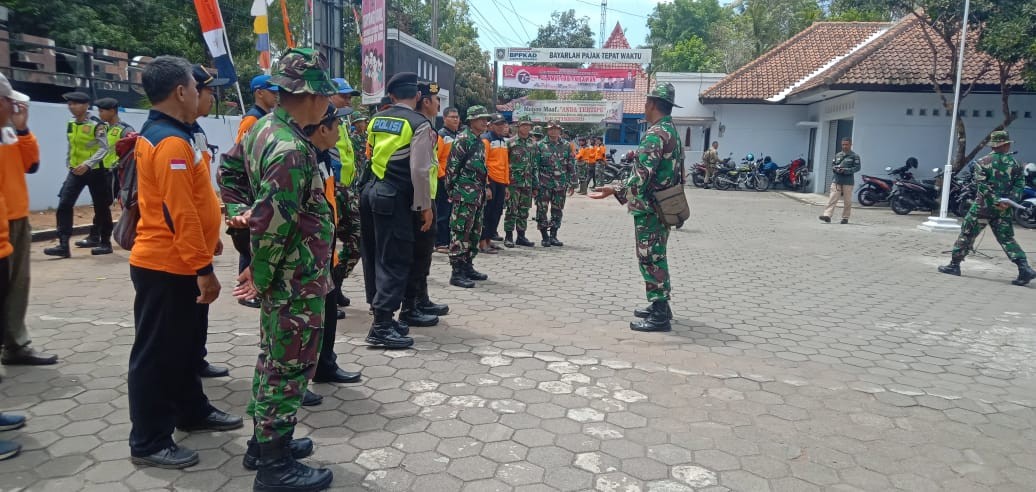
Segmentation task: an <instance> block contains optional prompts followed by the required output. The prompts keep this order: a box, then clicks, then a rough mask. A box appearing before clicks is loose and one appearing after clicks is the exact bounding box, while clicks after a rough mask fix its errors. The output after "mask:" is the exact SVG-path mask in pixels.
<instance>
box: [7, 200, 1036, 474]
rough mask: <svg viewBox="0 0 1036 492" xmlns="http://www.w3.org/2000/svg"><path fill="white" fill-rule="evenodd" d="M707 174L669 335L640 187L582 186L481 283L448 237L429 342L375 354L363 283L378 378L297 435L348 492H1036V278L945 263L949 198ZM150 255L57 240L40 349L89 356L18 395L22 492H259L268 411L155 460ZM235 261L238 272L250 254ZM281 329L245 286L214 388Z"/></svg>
mask: <svg viewBox="0 0 1036 492" xmlns="http://www.w3.org/2000/svg"><path fill="white" fill-rule="evenodd" d="M690 193H691V203H692V207H693V209H694V214H695V217H694V219H693V220H692V222H691V224H689V225H688V226H687V227H685V228H684V229H683V230H679V231H676V232H674V233H673V235H672V239H671V245H670V251H671V258H670V264H671V265H672V270H673V275H674V295H675V300H674V305H673V310H674V312H675V316H676V320H675V324H676V326H675V327H674V328H675V329H674V331H673V332H672V333H669V334H636V333H633V332H630V331H629V330H628V328H627V323H628V322H629V320H630V319H631V316H630V311H631V310H632V309H633V308H634V307H637V306H639V305H640V304H642V303H643V302H642V299H643V285H642V284H641V283H640V282H639V276H638V274H637V272H636V264H635V260H634V258H633V250H632V231H631V229H632V226H631V220H630V219H629V217H628V216H626V215H625V214H624V212H623V210H622V209H621V208H620V207H619V206H617V204H616V203H615V202H614V201H608V202H591V201H589V200H587V199H586V198H582V197H576V198H575V199H573V200H572V202H571V204H570V206H569V208H568V210H566V216H565V226H564V228H563V229H562V231H561V235H560V236H561V239H562V240H564V241H565V242H566V246H565V247H564V248H551V249H549V250H544V249H541V248H539V247H537V248H535V249H521V250H513V251H507V252H506V253H504V254H501V255H498V256H495V257H490V256H481V257H479V259H478V263H477V266H478V267H479V268H480V269H481V270H483V271H484V272H486V273H488V274H489V275H490V278H491V281H489V282H484V283H482V284H481V286H480V288H478V289H474V290H463V289H457V288H453V287H448V286H447V284H446V280H447V277H448V273H447V270H448V265H447V262H446V259H445V258H443V257H441V256H438V255H437V256H436V261H435V265H434V267H433V278H432V280H431V284H432V289H433V292H434V293H435V298H436V299H437V300H440V301H446V302H448V303H449V304H450V306H451V308H452V312H451V314H450V315H449V316H447V317H444V318H443V323H442V324H441V325H440V326H438V327H435V328H426V329H415V330H414V332H415V333H416V338H417V341H418V343H417V344H416V345H415V347H414V349H413V350H407V351H402V352H383V351H381V350H372V349H368V348H366V347H365V346H363V344H362V337H363V335H364V334H365V330H366V327H367V325H368V323H369V321H370V320H369V317H368V316H367V314H366V306H365V305H363V303H362V301H360V299H361V296H360V286H359V282H358V280H355V279H354V280H350V281H348V282H347V288H348V291H349V293H350V294H351V295H352V298H353V299H354V302H355V304H354V306H353V307H351V308H349V309H348V310H347V311H348V316H349V318H348V319H347V320H345V321H343V322H340V332H341V336H340V338H339V342H338V344H337V345H336V348H337V350H338V351H339V353H340V354H342V359H343V361H344V362H346V363H347V364H346V366H347V367H348V368H350V369H357V368H362V369H363V371H364V374H365V378H364V380H363V382H362V383H360V384H355V385H343V386H340V387H335V386H330V385H316V387H315V389H316V391H317V392H319V393H321V394H324V395H325V396H326V397H327V398H326V399H325V401H324V404H323V405H321V406H319V407H316V408H314V409H313V410H303V411H302V413H301V415H300V417H301V419H300V420H301V425H300V427H299V430H298V432H297V435H300V436H301V435H308V436H310V437H312V438H313V439H314V440H315V441H316V442H317V445H318V448H317V451H316V453H315V455H314V456H313V457H312V458H310V459H309V461H310V462H313V463H319V464H322V465H327V466H330V467H331V468H332V469H333V470H334V472H335V482H334V486H335V487H336V488H338V489H341V490H348V489H356V488H368V489H375V490H385V491H391V490H411V489H419V490H422V491H423V492H432V491H440V490H442V491H453V490H512V489H514V490H522V491H535V490H587V489H597V490H602V491H636V490H646V491H686V490H703V491H704V490H708V491H713V490H739V491H740V490H744V491H753V490H774V491H808V490H892V489H901V490H909V491H925V490H932V491H950V490H962V491H982V490H997V491H1007V490H1019V491H1031V490H1033V489H1034V488H1036V449H1034V448H1036V444H1034V443H1036V431H1034V429H1033V426H1034V423H1036V410H1034V408H1036V380H1034V378H1033V376H1034V370H1036V359H1034V357H1033V355H1034V354H1033V352H1034V349H1036V335H1034V327H1036V321H1034V319H1033V314H1034V312H1036V308H1034V307H1033V302H1032V299H1033V295H1034V293H1033V290H1032V288H1018V287H1014V286H1011V285H1010V284H1009V283H1008V281H1009V280H1010V279H1011V278H1013V276H1014V273H1015V272H1014V268H1013V265H1011V264H1010V263H1009V262H1008V261H1007V260H1006V258H1004V257H1003V255H1002V253H1000V251H999V248H998V247H997V246H996V243H995V241H994V240H993V239H992V237H991V236H987V237H986V238H985V239H984V241H983V242H982V243H980V250H981V251H982V252H984V253H989V254H990V255H991V257H990V258H987V259H974V260H969V261H967V262H966V263H964V272H965V276H964V277H962V278H953V277H948V276H943V275H940V274H938V273H936V272H935V267H936V266H937V265H938V264H940V263H942V262H944V261H945V255H942V254H941V252H942V251H945V250H947V249H949V245H950V243H951V242H952V238H951V237H948V236H945V235H932V234H927V233H922V232H919V231H916V230H915V226H916V224H917V223H919V222H920V221H921V220H922V219H923V217H922V216H921V215H912V216H908V217H897V216H894V215H892V214H891V212H889V211H887V210H882V211H875V210H864V211H860V212H858V213H857V215H856V216H855V217H854V219H853V224H850V225H845V226H843V225H837V224H830V225H829V224H821V223H820V222H818V221H817V219H816V216H817V214H818V212H819V208H818V207H816V206H812V205H810V204H806V203H801V202H799V201H795V200H791V199H789V198H786V197H783V196H780V195H777V194H773V193H767V194H757V193H736V192H714V191H702V190H692V191H690ZM1019 238H1020V240H1021V242H1022V245H1023V246H1024V247H1027V248H1029V249H1030V250H1033V251H1036V234H1033V233H1031V232H1029V231H1021V232H1019ZM41 248H42V246H40V245H37V247H36V248H35V249H41ZM125 259H126V255H125V254H124V253H122V252H120V253H119V254H116V255H113V256H109V257H100V258H94V257H89V256H84V255H83V254H81V253H80V254H78V255H77V256H76V257H75V258H73V259H71V260H65V261H52V260H48V259H45V258H44V257H43V256H42V255H40V254H38V252H35V253H34V257H33V261H34V263H33V269H34V285H33V296H32V299H33V301H32V306H31V309H30V321H31V324H32V329H33V335H34V337H35V343H36V344H37V345H39V346H41V347H42V348H43V349H45V350H47V351H52V352H56V353H58V354H60V356H61V357H62V359H63V362H62V364H60V365H58V366H54V367H50V368H33V369H26V368H7V369H6V377H5V379H4V381H3V384H2V385H0V397H2V399H0V409H2V410H4V411H12V410H13V411H20V412H23V413H25V414H27V415H28V416H29V417H30V421H29V425H28V426H27V427H26V428H25V429H24V430H22V431H17V432H13V433H5V434H4V435H3V437H4V438H14V439H17V440H19V441H20V442H22V443H23V444H24V445H25V448H26V449H25V452H24V454H22V455H21V456H20V457H18V458H16V459H13V460H9V461H4V462H0V490H5V491H6V490H17V489H26V490H34V491H42V490H56V491H71V490H79V489H85V490H104V491H108V492H113V491H118V490H149V489H153V490H170V489H175V490H228V491H233V490H250V486H251V480H252V474H251V473H249V472H247V471H245V470H244V469H243V468H242V467H241V462H240V459H241V455H242V453H243V451H244V444H245V441H246V440H247V438H248V431H239V432H230V433H214V434H196V435H183V434H178V435H177V438H178V439H179V440H180V441H181V443H182V444H183V445H185V446H189V447H192V448H195V449H199V450H200V452H201V464H200V465H198V466H196V467H194V468H191V469H189V470H187V471H183V472H179V471H165V470H157V469H148V468H141V469H137V468H135V467H134V466H133V465H131V464H130V462H129V461H128V459H127V455H128V449H127V445H126V438H127V435H128V432H129V424H128V420H129V418H128V413H127V409H126V407H127V399H126V395H125V391H126V385H125V374H126V366H127V357H128V353H129V349H130V345H131V343H132V341H133V328H132V323H131V321H130V320H131V313H130V306H131V299H132V288H131V286H130V283H129V281H128V268H127V266H126V262H125ZM217 265H218V270H219V272H220V275H221V279H222V280H223V282H224V285H225V286H226V285H230V284H231V283H232V279H233V273H232V272H233V268H234V265H236V258H235V257H233V256H227V257H223V258H221V259H220V260H219V261H218V262H217ZM256 324H257V323H256V312H255V311H253V310H249V309H247V308H244V307H240V306H238V305H237V304H236V303H234V302H233V301H232V300H231V299H229V296H227V295H226V292H225V295H224V298H221V299H220V300H219V301H218V302H217V304H216V305H215V307H214V308H213V309H212V315H211V325H212V327H211V334H210V336H209V347H208V348H209V352H210V355H209V360H210V361H212V362H213V363H217V364H222V365H229V366H231V367H232V371H231V374H232V377H231V378H229V379H222V380H210V381H207V382H206V388H207V392H208V395H209V396H210V398H212V399H213V401H215V402H216V404H217V405H219V406H220V407H221V408H224V409H227V410H230V411H232V412H235V413H239V414H240V413H242V412H243V411H244V408H245V405H246V403H247V401H248V398H249V387H250V378H251V375H252V367H253V364H254V363H255V354H256V344H257V336H256Z"/></svg>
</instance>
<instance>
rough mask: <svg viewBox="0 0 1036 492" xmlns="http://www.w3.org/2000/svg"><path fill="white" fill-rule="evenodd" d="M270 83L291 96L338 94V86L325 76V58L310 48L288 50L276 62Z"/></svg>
mask: <svg viewBox="0 0 1036 492" xmlns="http://www.w3.org/2000/svg"><path fill="white" fill-rule="evenodd" d="M270 83H272V84H274V85H276V86H277V87H278V88H280V90H281V91H282V92H290V93H292V94H316V95H320V96H330V95H333V94H337V93H338V85H337V84H335V83H334V81H332V80H331V77H329V76H328V75H327V58H325V57H324V55H323V54H321V53H319V52H317V51H316V50H313V49H311V48H294V49H291V50H288V52H287V53H285V54H284V56H282V57H281V59H280V60H279V61H278V62H277V68H276V69H274V72H273V76H272V77H270Z"/></svg>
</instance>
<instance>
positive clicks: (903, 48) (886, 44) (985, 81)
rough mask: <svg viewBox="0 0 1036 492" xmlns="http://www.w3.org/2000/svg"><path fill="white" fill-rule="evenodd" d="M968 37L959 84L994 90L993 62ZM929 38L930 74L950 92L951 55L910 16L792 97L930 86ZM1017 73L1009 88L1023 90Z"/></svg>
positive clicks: (973, 38)
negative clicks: (821, 91)
mask: <svg viewBox="0 0 1036 492" xmlns="http://www.w3.org/2000/svg"><path fill="white" fill-rule="evenodd" d="M929 37H930V38H929ZM968 38H969V39H968V43H967V45H966V46H965V56H964V60H965V61H964V72H963V77H962V79H961V80H962V82H963V83H964V84H971V83H974V84H975V85H976V88H979V87H981V86H987V87H990V88H995V89H997V90H999V88H1000V78H999V72H998V70H997V68H996V64H995V61H994V59H993V58H992V57H990V56H989V55H987V54H985V53H982V52H980V51H977V50H975V49H974V44H975V42H976V41H977V40H978V36H977V34H975V33H974V31H973V32H972V33H970V34H969V35H968ZM929 39H931V41H932V42H933V43H934V45H935V47H936V49H938V50H939V53H938V55H939V56H937V57H935V58H934V60H935V63H936V70H935V73H936V74H937V76H938V79H939V81H940V83H941V84H942V85H944V86H946V87H952V85H953V80H954V76H955V74H954V73H952V72H951V67H950V56H953V57H956V56H957V53H956V52H954V53H949V48H948V47H947V46H946V45H945V44H944V43H943V42H942V41H941V40H940V39H939V38H938V36H937V35H936V34H935V32H934V31H932V29H931V28H930V27H929V26H928V25H927V24H925V23H924V22H921V20H920V19H918V18H917V17H916V16H913V15H910V16H907V17H906V18H904V19H903V20H901V21H900V22H899V23H898V24H896V26H895V27H893V28H892V29H890V30H889V31H888V32H887V33H885V34H883V35H882V36H881V37H880V38H878V39H876V40H874V41H873V42H871V43H869V44H868V45H867V46H864V47H863V48H861V49H860V50H859V51H857V52H855V53H853V54H851V55H849V56H847V57H845V59H843V60H841V61H839V62H838V63H836V64H834V65H833V66H832V67H830V68H829V69H827V70H825V71H824V72H823V73H821V74H820V75H818V76H816V77H814V78H813V79H811V80H809V81H808V82H807V83H805V84H802V85H801V86H800V87H798V88H796V89H795V90H794V91H793V92H792V94H793V95H794V94H801V93H804V92H807V91H810V90H813V89H824V88H829V89H839V88H851V89H857V90H860V89H864V90H865V89H868V88H874V89H880V88H884V87H888V86H900V87H908V86H924V87H930V86H931V83H932V82H931V78H930V77H931V73H932V62H933V56H932V45H931V44H929ZM1021 72H1022V71H1021V70H1014V73H1015V74H1014V76H1013V77H1012V79H1011V81H1010V82H1011V85H1014V86H1017V87H1021V86H1023V85H1024V83H1025V81H1024V80H1023V78H1022V75H1021Z"/></svg>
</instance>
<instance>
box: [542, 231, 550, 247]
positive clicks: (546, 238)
mask: <svg viewBox="0 0 1036 492" xmlns="http://www.w3.org/2000/svg"><path fill="white" fill-rule="evenodd" d="M540 234H542V235H543V240H542V241H540V246H543V247H544V248H549V247H550V236H548V235H547V230H546V229H540Z"/></svg>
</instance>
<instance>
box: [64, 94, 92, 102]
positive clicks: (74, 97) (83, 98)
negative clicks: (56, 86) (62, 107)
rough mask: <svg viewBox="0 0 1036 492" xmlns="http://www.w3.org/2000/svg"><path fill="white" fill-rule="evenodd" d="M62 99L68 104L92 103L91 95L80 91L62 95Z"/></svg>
mask: <svg viewBox="0 0 1036 492" xmlns="http://www.w3.org/2000/svg"><path fill="white" fill-rule="evenodd" d="M61 97H62V98H64V99H65V100H66V101H68V102H74V103H89V102H90V95H89V94H87V93H85V92H80V91H74V92H66V93H64V94H62V95H61Z"/></svg>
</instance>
